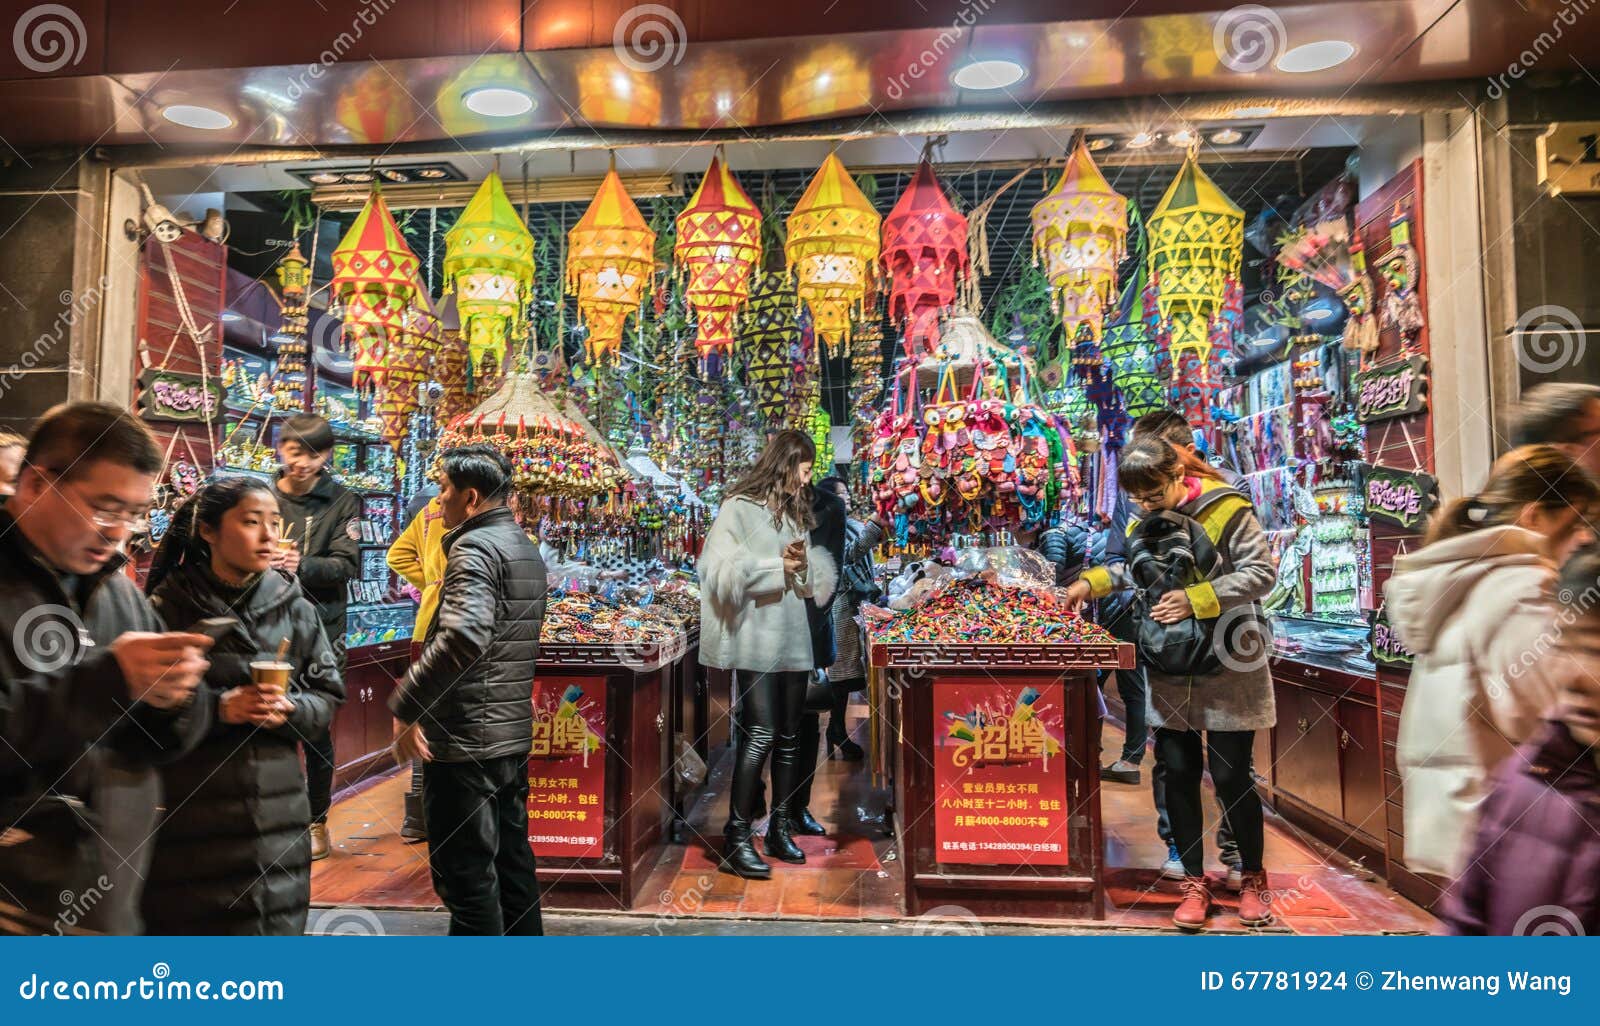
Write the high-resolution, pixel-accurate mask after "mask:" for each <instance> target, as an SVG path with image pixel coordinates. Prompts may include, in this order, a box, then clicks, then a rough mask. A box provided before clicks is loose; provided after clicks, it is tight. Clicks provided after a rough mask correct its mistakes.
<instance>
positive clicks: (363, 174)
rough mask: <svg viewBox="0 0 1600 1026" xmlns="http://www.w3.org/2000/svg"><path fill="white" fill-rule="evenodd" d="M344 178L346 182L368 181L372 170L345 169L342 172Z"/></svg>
mask: <svg viewBox="0 0 1600 1026" xmlns="http://www.w3.org/2000/svg"><path fill="white" fill-rule="evenodd" d="M344 180H345V181H347V182H357V183H360V182H370V181H372V172H371V171H346V172H345V173H344Z"/></svg>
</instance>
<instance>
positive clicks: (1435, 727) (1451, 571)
mask: <svg viewBox="0 0 1600 1026" xmlns="http://www.w3.org/2000/svg"><path fill="white" fill-rule="evenodd" d="M1596 500H1600V488H1597V487H1596V485H1595V482H1594V479H1593V478H1591V477H1590V476H1589V475H1588V473H1587V472H1585V471H1584V470H1583V468H1581V467H1579V466H1578V465H1577V464H1576V463H1574V462H1573V461H1572V458H1571V457H1569V456H1567V455H1566V454H1565V453H1563V452H1562V451H1561V450H1559V449H1556V448H1554V447H1552V446H1547V445H1529V446H1523V447H1522V448H1520V449H1513V450H1512V451H1511V452H1509V453H1506V454H1505V455H1504V456H1502V457H1500V459H1498V460H1496V461H1495V464H1494V467H1493V468H1491V469H1490V471H1489V481H1488V483H1487V484H1486V485H1484V488H1483V490H1482V491H1481V492H1479V493H1478V494H1477V495H1475V496H1472V497H1470V498H1464V499H1458V500H1456V501H1455V502H1453V503H1451V504H1450V505H1449V506H1448V507H1446V508H1445V509H1443V510H1441V511H1440V512H1439V513H1438V514H1436V515H1435V517H1434V520H1433V523H1432V525H1431V526H1430V527H1429V530H1428V535H1427V540H1426V543H1425V544H1424V545H1423V547H1422V548H1421V549H1419V550H1417V551H1416V552H1412V553H1409V554H1407V555H1404V556H1401V557H1399V558H1398V559H1396V560H1395V562H1394V575H1393V576H1392V577H1390V578H1389V581H1388V584H1387V585H1386V586H1385V587H1384V598H1385V600H1386V603H1387V609H1388V616H1389V622H1390V623H1391V624H1393V625H1394V629H1395V631H1396V632H1397V633H1398V634H1399V635H1400V640H1401V641H1403V642H1404V643H1405V645H1406V647H1407V648H1408V649H1410V650H1411V652H1412V654H1413V656H1414V657H1415V661H1414V662H1413V664H1412V667H1411V680H1410V682H1409V683H1408V684H1407V686H1406V700H1405V704H1404V706H1403V707H1402V708H1401V711H1400V736H1399V739H1398V740H1399V746H1398V750H1397V751H1396V753H1395V755H1396V761H1397V762H1398V764H1399V769H1400V774H1401V777H1402V779H1403V781H1404V785H1405V793H1406V803H1405V829H1406V864H1407V865H1408V866H1410V867H1411V868H1412V869H1422V870H1424V871H1426V872H1431V873H1436V874H1439V875H1441V876H1446V877H1454V876H1456V875H1457V874H1458V873H1459V872H1460V871H1461V868H1462V866H1463V864H1464V857H1465V855H1466V848H1467V846H1468V844H1469V841H1470V838H1471V833H1472V830H1473V826H1474V824H1475V823H1476V821H1477V818H1478V808H1479V806H1480V805H1481V804H1482V803H1483V800H1484V796H1485V795H1486V794H1487V793H1488V786H1489V777H1490V775H1491V773H1492V772H1493V770H1494V768H1495V767H1496V766H1497V765H1499V764H1500V763H1501V762H1503V761H1505V759H1506V758H1508V757H1509V756H1510V755H1511V754H1512V752H1513V751H1515V749H1516V747H1517V745H1519V744H1521V743H1522V742H1524V741H1526V740H1527V739H1528V738H1529V737H1530V736H1532V734H1533V733H1534V732H1535V730H1537V729H1538V727H1539V724H1540V722H1541V721H1542V719H1543V717H1544V716H1545V714H1546V713H1547V712H1549V710H1550V708H1551V706H1553V705H1554V704H1555V702H1556V699H1557V697H1558V696H1557V683H1556V678H1555V676H1554V674H1553V671H1552V665H1553V662H1552V661H1550V660H1547V659H1546V658H1545V657H1546V654H1547V652H1548V650H1549V648H1550V646H1551V644H1552V643H1553V641H1554V640H1555V639H1556V638H1557V637H1559V635H1560V629H1559V628H1558V627H1557V626H1556V620H1557V617H1558V616H1559V615H1560V613H1561V610H1560V608H1559V606H1558V605H1557V604H1556V593H1557V590H1558V589H1557V588H1556V568H1557V567H1558V566H1560V565H1561V562H1562V560H1563V559H1565V557H1566V556H1567V554H1568V553H1570V552H1571V551H1572V550H1573V549H1574V548H1576V547H1577V546H1578V545H1580V544H1582V543H1583V542H1584V541H1585V540H1586V539H1587V538H1588V537H1590V531H1589V527H1588V521H1587V518H1588V516H1589V514H1590V511H1591V510H1593V509H1594V508H1595V504H1596Z"/></svg>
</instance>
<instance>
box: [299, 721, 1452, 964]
mask: <svg viewBox="0 0 1600 1026" xmlns="http://www.w3.org/2000/svg"><path fill="white" fill-rule="evenodd" d="M855 711H858V712H859V711H860V710H855ZM1120 743H1121V736H1120V734H1119V732H1118V731H1117V730H1116V729H1115V728H1114V727H1112V726H1111V725H1109V724H1108V725H1107V729H1106V731H1105V740H1104V744H1105V748H1106V751H1107V752H1112V751H1115V750H1116V748H1117V746H1119V745H1120ZM1147 761H1148V760H1147ZM730 762H731V760H729V759H723V760H721V763H720V764H719V765H718V766H717V767H716V769H715V771H714V772H713V775H712V778H711V780H710V782H709V783H708V785H707V787H706V790H705V793H704V794H703V795H702V796H701V798H700V800H699V801H698V802H697V803H696V804H695V805H694V807H693V808H692V809H691V810H690V812H689V816H688V820H689V823H688V829H687V830H686V831H685V840H686V842H687V843H686V844H682V845H669V846H668V847H667V849H666V851H665V853H664V855H663V857H662V860H661V862H660V864H658V865H657V867H656V869H655V871H654V873H653V874H652V875H651V877H650V880H649V882H648V883H647V884H646V886H645V887H644V888H643V891H642V893H643V894H644V895H646V898H645V899H644V901H643V902H641V903H640V905H639V906H638V907H636V908H635V909H634V910H633V912H632V914H633V915H636V916H647V917H653V918H657V919H662V920H670V921H672V922H674V923H677V924H678V928H679V929H681V928H682V926H683V924H684V922H685V921H693V920H694V919H696V918H699V917H714V918H718V919H722V918H743V919H762V920H780V919H791V920H793V919H818V918H820V919H828V920H856V921H869V922H870V921H875V920H876V921H888V920H896V919H900V918H901V917H902V916H903V912H902V907H903V895H902V890H903V888H902V876H901V872H900V865H899V863H898V861H897V858H896V856H897V852H896V849H895V844H894V840H893V838H892V837H890V836H888V832H887V831H886V829H885V827H884V822H885V805H886V801H887V795H886V794H885V793H883V792H882V791H878V790H875V789H873V788H872V787H870V786H868V778H867V773H866V771H865V769H864V768H863V767H862V765H861V764H860V763H846V762H827V761H824V762H822V763H821V764H820V768H819V772H818V775H817V781H816V786H815V788H814V791H813V800H812V806H811V810H812V812H813V813H814V814H815V815H816V816H817V818H818V819H819V820H821V821H822V823H823V824H824V825H825V826H828V827H830V828H831V830H832V833H830V835H829V836H828V837H822V838H805V839H804V840H803V841H802V847H804V848H805V850H806V852H807V855H808V856H809V858H808V861H807V864H806V865H804V866H790V865H787V864H784V863H781V862H777V861H776V860H771V862H772V866H773V871H772V879H771V880H767V881H746V880H742V879H739V878H738V877H734V876H730V875H728V874H726V873H720V872H718V871H717V870H716V863H715V856H714V852H715V850H716V847H717V845H718V844H720V840H721V838H720V834H721V825H722V820H723V818H724V817H725V816H726V813H727V774H728V771H729V769H730V766H729V763H730ZM407 781H408V777H407V776H406V775H404V774H400V775H397V776H392V777H389V778H387V779H384V780H380V781H378V782H377V783H375V784H374V785H372V786H370V787H368V788H367V789H365V790H363V791H361V792H359V793H357V794H353V795H349V796H346V797H344V798H342V799H341V800H340V801H339V802H338V803H337V804H336V805H335V806H334V811H333V815H332V816H331V817H330V827H331V828H332V831H333V835H334V845H335V846H334V852H333V854H332V855H331V856H330V857H329V858H327V859H325V860H323V861H322V862H319V863H317V864H316V865H315V867H314V871H313V874H312V900H313V902H314V903H315V904H317V905H327V906H350V905H356V906H361V907H365V908H376V909H396V910H401V909H405V910H430V909H437V908H438V907H439V903H438V899H437V898H436V897H435V896H434V893H433V888H432V886H431V884H430V883H429V878H428V867H427V846H426V845H425V844H420V845H406V844H403V843H401V842H400V839H399V825H400V819H401V795H402V794H403V793H404V791H405V788H406V785H407ZM1101 794H1102V800H1101V804H1102V809H1103V815H1104V818H1105V832H1106V856H1107V860H1108V865H1109V866H1110V870H1109V871H1108V886H1110V887H1111V889H1112V899H1113V906H1114V907H1113V908H1112V909H1111V911H1110V913H1109V915H1108V918H1107V921H1106V922H1104V923H1100V924H1090V923H1085V922H1073V923H1071V924H1070V925H1071V926H1073V927H1074V928H1083V927H1090V926H1093V927H1098V928H1102V929H1119V930H1129V929H1133V930H1152V929H1169V928H1170V924H1171V920H1170V917H1171V914H1172V911H1171V910H1172V907H1173V905H1174V904H1175V903H1176V900H1177V889H1176V885H1175V884H1173V883H1171V882H1170V881H1163V880H1161V879H1159V876H1158V873H1157V871H1156V867H1159V865H1160V864H1161V861H1162V860H1163V859H1164V858H1165V855H1166V849H1165V847H1164V846H1163V845H1162V843H1161V841H1160V839H1159V838H1158V837H1157V836H1156V833H1155V810H1154V807H1153V806H1152V804H1151V800H1150V789H1149V786H1148V784H1147V783H1146V784H1142V785H1137V786H1135V785H1120V784H1105V785H1103V787H1102V791H1101ZM758 845H759V842H758ZM1211 858H1212V860H1213V861H1214V860H1215V852H1214V851H1213V852H1212V853H1211ZM1266 864H1267V867H1268V870H1269V872H1270V874H1271V881H1270V882H1271V883H1272V885H1273V887H1274V889H1275V890H1276V891H1277V892H1278V893H1279V896H1280V897H1279V904H1278V909H1279V911H1280V913H1281V914H1280V917H1279V922H1278V925H1277V926H1276V927H1274V928H1275V929H1278V930H1283V931H1292V932H1294V933H1301V934H1349V933H1418V932H1427V931H1428V930H1430V929H1431V928H1432V926H1433V920H1432V918H1431V917H1430V916H1429V915H1428V914H1427V913H1426V912H1425V911H1423V910H1422V909H1420V908H1418V907H1417V906H1415V905H1413V904H1411V903H1410V902H1408V901H1406V900H1405V899H1404V898H1401V897H1399V896H1398V895H1396V894H1395V893H1394V892H1393V891H1391V890H1389V889H1388V888H1387V887H1386V886H1384V885H1383V883H1382V881H1380V880H1377V879H1376V878H1374V877H1373V876H1372V875H1371V874H1370V873H1366V872H1364V871H1362V870H1360V869H1359V867H1353V866H1351V865H1349V864H1348V863H1346V862H1344V861H1343V860H1341V859H1338V858H1337V857H1336V856H1335V857H1328V856H1327V855H1326V853H1325V851H1323V850H1321V849H1319V848H1318V847H1317V846H1316V845H1314V844H1313V843H1312V842H1310V841H1309V840H1307V839H1304V838H1301V837H1298V836H1296V834H1295V832H1294V831H1292V830H1291V829H1290V828H1289V827H1288V826H1287V825H1286V824H1284V823H1282V822H1281V821H1277V820H1273V819H1269V821H1268V828H1267V847H1266ZM1218 874H1219V876H1220V870H1218ZM1218 890H1219V892H1221V890H1222V889H1221V888H1220V886H1219V888H1218ZM1219 897H1220V898H1221V899H1222V901H1223V903H1224V905H1226V904H1228V903H1229V902H1230V901H1231V895H1228V894H1226V893H1225V892H1223V893H1219ZM711 925H712V924H709V923H708V924H707V927H708V928H710V927H711ZM1059 925H1068V924H1067V923H1065V922H1062V923H1060V924H1059ZM922 926H923V928H925V930H927V931H946V930H949V931H957V930H960V929H962V928H963V926H964V924H963V923H962V922H960V921H959V920H956V921H953V922H944V921H934V920H930V921H928V922H927V923H926V924H922ZM1213 928H1214V929H1218V930H1228V929H1236V928H1237V927H1236V924H1235V923H1234V922H1233V921H1232V919H1231V916H1230V915H1229V914H1228V913H1227V912H1226V911H1223V912H1220V913H1219V914H1218V915H1217V916H1216V918H1215V919H1214V920H1213Z"/></svg>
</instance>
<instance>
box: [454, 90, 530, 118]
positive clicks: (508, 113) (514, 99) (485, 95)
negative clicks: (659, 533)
mask: <svg viewBox="0 0 1600 1026" xmlns="http://www.w3.org/2000/svg"><path fill="white" fill-rule="evenodd" d="M461 102H462V104H464V105H465V106H466V108H467V109H468V110H470V111H472V113H474V114H481V115H483V116H484V117H486V118H514V117H516V116H517V115H519V114H526V113H528V111H530V110H532V109H533V97H531V96H529V95H528V94H527V93H525V92H523V91H522V90H520V89H508V88H506V87H504V86H484V87H483V88H482V89H469V90H467V92H466V93H464V94H463V95H462V97H461Z"/></svg>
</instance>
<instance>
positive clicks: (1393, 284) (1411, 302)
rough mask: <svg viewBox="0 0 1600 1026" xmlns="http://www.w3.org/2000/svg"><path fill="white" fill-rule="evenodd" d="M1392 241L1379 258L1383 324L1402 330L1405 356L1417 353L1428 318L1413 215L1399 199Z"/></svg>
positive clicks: (1393, 224)
mask: <svg viewBox="0 0 1600 1026" xmlns="http://www.w3.org/2000/svg"><path fill="white" fill-rule="evenodd" d="M1389 241H1390V242H1391V243H1392V244H1393V246H1394V248H1393V249H1391V250H1390V251H1389V253H1388V255H1386V256H1385V257H1384V258H1383V259H1382V260H1380V261H1379V262H1378V273H1379V274H1381V275H1383V282H1384V285H1385V291H1384V296H1383V313H1382V317H1383V327H1385V328H1393V329H1394V330H1395V331H1398V332H1399V333H1400V351H1401V353H1402V354H1403V355H1405V356H1412V355H1415V354H1416V353H1417V351H1418V350H1417V336H1418V335H1420V334H1421V333H1422V329H1423V328H1424V327H1425V326H1426V322H1425V320H1424V318H1423V314H1422V300H1421V298H1420V297H1419V296H1418V294H1417V285H1418V283H1419V282H1420V281H1421V271H1420V270H1419V268H1418V264H1417V250H1416V247H1415V246H1413V245H1411V219H1410V217H1409V215H1407V214H1406V213H1405V211H1404V210H1403V209H1402V208H1401V206H1400V204H1399V203H1396V204H1395V205H1394V216H1393V217H1392V218H1391V219H1390V221H1389Z"/></svg>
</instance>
